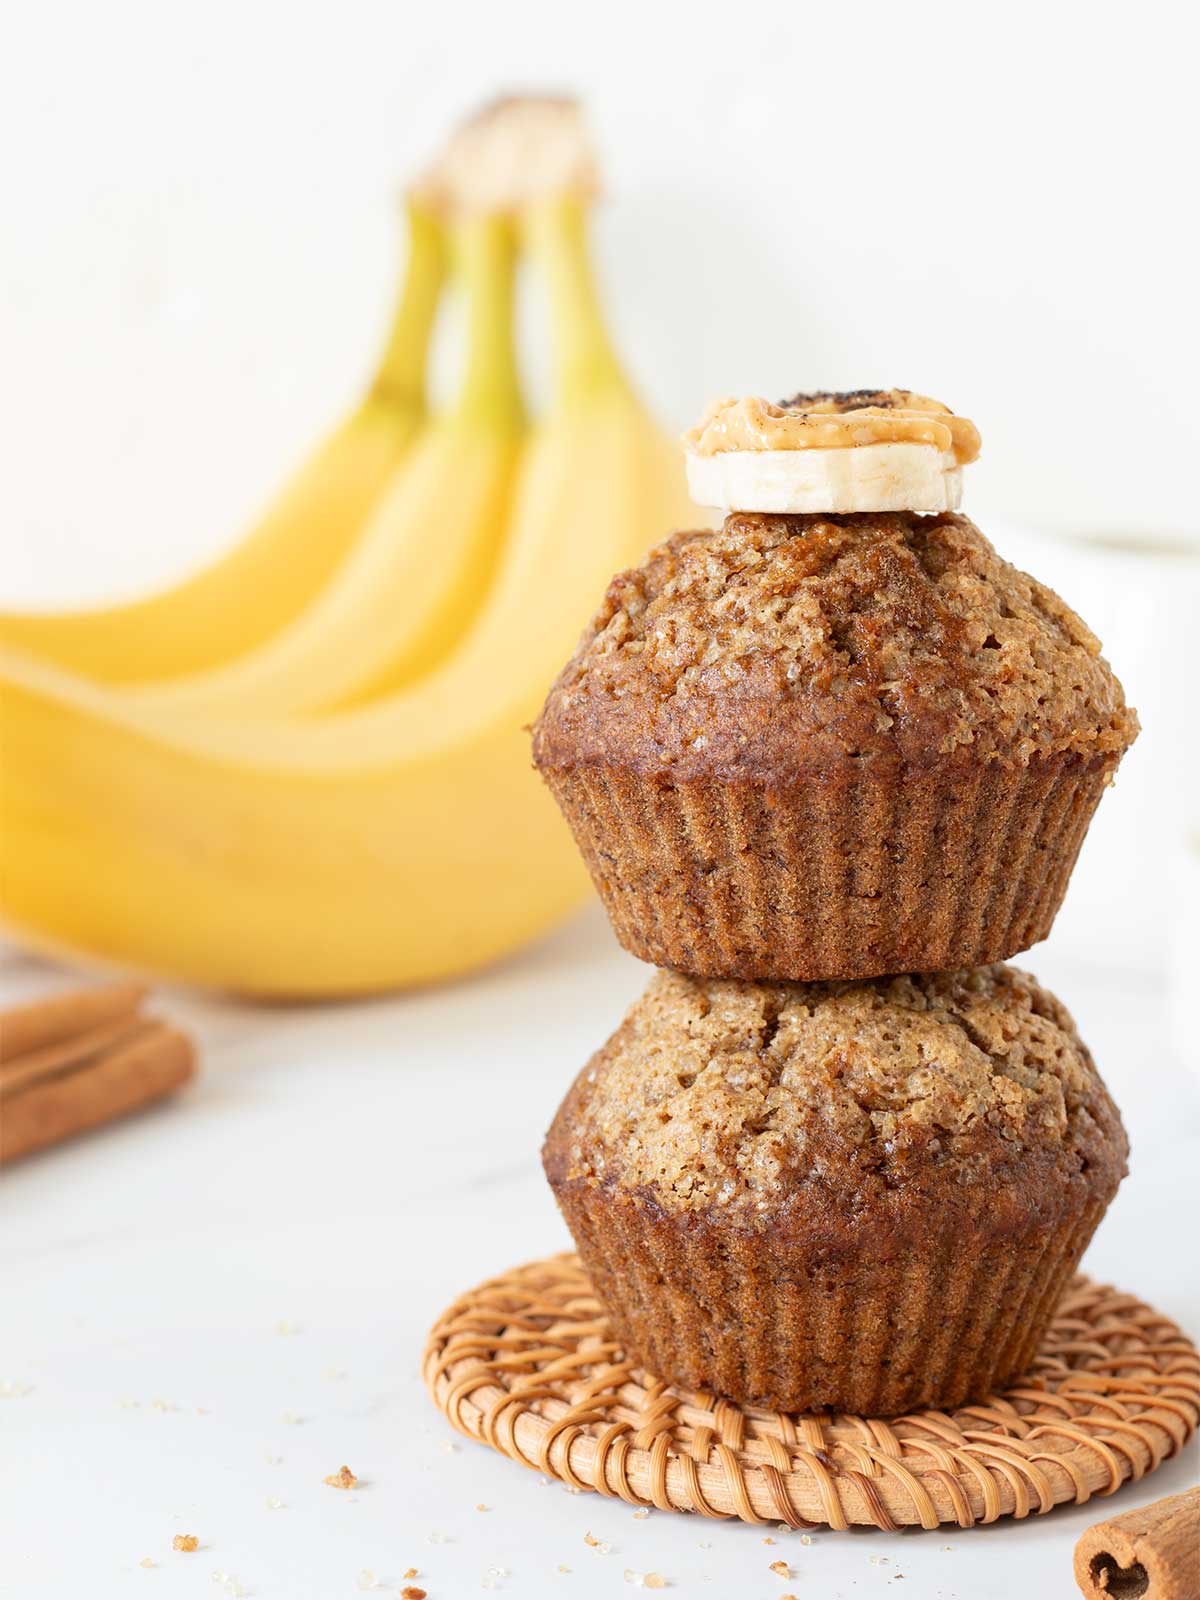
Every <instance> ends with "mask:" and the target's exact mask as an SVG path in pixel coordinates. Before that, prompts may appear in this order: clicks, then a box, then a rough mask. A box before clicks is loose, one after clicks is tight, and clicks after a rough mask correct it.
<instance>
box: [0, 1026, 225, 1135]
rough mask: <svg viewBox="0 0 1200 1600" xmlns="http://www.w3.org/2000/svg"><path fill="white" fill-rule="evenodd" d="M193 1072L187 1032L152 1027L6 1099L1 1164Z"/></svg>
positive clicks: (155, 1095)
mask: <svg viewBox="0 0 1200 1600" xmlns="http://www.w3.org/2000/svg"><path fill="white" fill-rule="evenodd" d="M194 1070H195V1051H194V1049H193V1046H192V1042H191V1040H190V1039H189V1038H188V1037H187V1036H186V1034H183V1033H180V1032H179V1031H178V1029H176V1028H172V1027H170V1026H169V1025H168V1024H167V1023H165V1022H156V1023H150V1024H148V1025H147V1027H146V1028H145V1029H144V1030H139V1031H138V1032H137V1033H136V1034H135V1035H134V1037H132V1038H131V1039H129V1040H127V1041H125V1042H124V1043H122V1044H119V1045H117V1046H116V1047H115V1048H114V1049H112V1050H111V1051H108V1052H106V1053H103V1054H101V1055H99V1056H98V1057H96V1059H95V1060H94V1061H93V1062H91V1063H89V1064H88V1065H87V1066H85V1067H84V1068H82V1069H81V1070H79V1071H76V1072H65V1073H60V1074H58V1075H56V1076H52V1077H49V1078H44V1079H42V1080H41V1081H39V1082H35V1083H33V1084H32V1085H31V1086H30V1087H28V1088H25V1089H23V1090H21V1091H20V1092H19V1093H16V1094H12V1095H6V1096H4V1098H3V1101H2V1102H0V1165H2V1164H3V1163H4V1162H7V1161H14V1160H16V1158H17V1157H18V1156H24V1155H29V1154H30V1153H31V1152H32V1151H34V1150H41V1149H43V1148H44V1147H45V1146H46V1145H50V1144H57V1143H58V1141H59V1140H60V1139H67V1138H69V1137H70V1136H71V1135H72V1134H76V1133H82V1132H83V1131H84V1130H85V1129H87V1128H94V1127H98V1126H99V1125H100V1124H101V1123H103V1122H110V1121H112V1119H113V1118H114V1117H121V1116H125V1115H127V1114H128V1113H129V1112H131V1111H137V1110H140V1109H141V1107H143V1106H147V1105H150V1104H151V1103H152V1102H153V1101H155V1100H160V1099H161V1098H162V1097H163V1096H164V1095H167V1094H170V1092H171V1091H172V1090H173V1089H177V1088H179V1086H180V1085H181V1084H182V1083H185V1082H186V1081H187V1079H188V1078H190V1077H191V1075H192V1073H193V1071H194Z"/></svg>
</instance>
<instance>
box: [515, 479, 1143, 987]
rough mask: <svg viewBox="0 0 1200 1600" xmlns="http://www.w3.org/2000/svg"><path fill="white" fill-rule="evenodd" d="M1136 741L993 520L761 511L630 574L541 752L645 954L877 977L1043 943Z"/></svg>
mask: <svg viewBox="0 0 1200 1600" xmlns="http://www.w3.org/2000/svg"><path fill="white" fill-rule="evenodd" d="M914 448H919V447H914ZM761 453H762V454H771V453H772V452H770V451H764V452H761ZM783 453H784V454H801V453H802V452H790V451H789V452H783ZM809 453H810V454H814V455H816V454H820V455H826V456H832V455H835V454H843V455H845V454H853V453H854V452H853V450H852V449H851V450H841V451H838V450H825V449H822V450H817V451H812V452H809ZM1136 733H1137V718H1136V716H1135V714H1134V712H1133V711H1132V710H1131V709H1130V708H1129V707H1128V706H1127V705H1126V703H1125V697H1124V694H1123V692H1122V690H1121V686H1120V684H1119V683H1118V681H1117V679H1116V678H1115V677H1114V675H1113V673H1112V671H1111V669H1110V667H1109V666H1108V663H1107V662H1106V661H1105V660H1104V658H1103V656H1102V655H1101V653H1100V645H1099V642H1098V641H1097V639H1096V638H1095V636H1094V635H1093V634H1092V633H1091V632H1090V630H1089V629H1088V628H1087V627H1086V626H1085V624H1084V623H1083V622H1082V621H1081V620H1080V618H1079V617H1077V616H1076V615H1075V613H1074V612H1073V611H1072V610H1071V608H1070V607H1069V606H1067V605H1066V604H1065V603H1064V602H1063V601H1062V600H1060V599H1059V597H1058V596H1057V595H1056V594H1054V593H1053V592H1052V591H1051V590H1050V589H1048V588H1046V586H1045V585H1044V584H1041V583H1039V582H1038V581H1037V580H1036V579H1035V578H1031V577H1029V576H1027V575H1026V574H1025V573H1023V572H1019V571H1018V570H1017V569H1016V568H1015V567H1013V566H1011V565H1010V564H1009V563H1008V562H1007V561H1005V560H1003V559H1002V558H1001V557H1000V556H999V555H997V553H996V551H995V550H994V549H993V548H992V546H991V544H990V543H989V542H988V540H987V539H986V538H985V537H984V535H983V534H982V533H981V532H980V531H979V529H978V528H977V527H976V526H975V525H974V523H972V522H971V521H970V520H969V519H968V518H967V517H964V516H962V515H959V514H956V513H953V512H945V513H941V514H938V515H934V516H923V515H920V514H917V513H915V512H910V511H896V512H859V513H845V514H828V515H784V514H774V513H770V512H762V511H748V512H747V511H735V512H733V513H731V514H730V515H729V516H727V517H726V519H725V521H724V524H723V526H721V527H720V528H718V529H715V530H705V531H699V532H687V533H678V534H675V535H674V536H673V537H672V538H670V539H668V540H667V542H666V543H665V544H663V545H661V546H659V548H658V549H656V550H654V551H653V552H652V553H651V555H650V556H649V557H648V558H647V560H646V561H645V562H644V563H643V564H642V566H640V567H638V568H636V569H634V570H632V571H629V572H624V573H621V574H619V575H618V576H617V577H616V578H615V579H614V580H613V582H612V583H611V585H610V586H609V590H608V593H607V595H606V596H605V599H604V602H603V604H602V605H601V607H600V610H599V612H598V613H597V615H596V617H595V618H594V620H593V622H592V624H591V626H590V627H589V628H588V630H587V631H586V633H585V634H584V636H583V639H582V641H581V642H580V645H579V647H578V649H577V650H576V652H575V655H574V656H573V657H572V659H571V660H570V662H568V664H567V665H566V667H565V668H564V669H563V671H562V673H561V674H560V676H559V678H558V680H557V682H556V683H555V684H554V686H553V688H552V689H551V691H550V694H549V697H548V699H547V701H546V704H545V707H544V708H543V711H542V714H541V717H540V718H539V720H538V723H537V725H536V728H535V730H534V759H535V762H536V764H537V766H538V767H539V769H540V770H541V772H542V774H543V776H544V777H545V778H546V780H547V782H548V783H549V784H550V786H551V788H552V789H553V790H554V792H555V794H556V796H557V798H558V800H559V802H560V804H561V805H562V807H563V809H564V812H565V813H566V815H567V817H568V820H569V821H570V822H571V825H572V827H573V828H574V831H575V835H576V838H577V840H578V842H579V845H580V847H581V849H582V851H583V853H584V856H585V858H586V859H587V861H588V863H589V866H590V867H591V870H592V873H593V876H594V878H595V880H596V883H597V886H598V888H599V890H600V893H601V895H602V897H603V898H604V900H605V902H606V904H607V906H608V909H609V911H610V914H611V915H612V917H613V921H614V925H615V926H616V929H617V931H618V934H619V935H620V937H621V938H622V940H623V941H624V942H625V943H626V945H627V946H628V947H629V948H630V949H632V950H634V952H635V953H636V954H639V955H642V956H644V957H645V958H646V959H649V960H652V961H654V962H655V963H656V964H658V965H665V966H674V967H676V968H678V969H679V970H682V971H687V972H693V973H697V974H699V975H703V976H714V977H722V976H724V977H742V978H797V979H806V980H807V979H820V978H859V977H872V976H877V975H879V974H881V973H886V972H897V971H918V970H931V969H939V968H942V969H944V968H950V967H957V966H967V965H980V964H983V963H986V962H989V961H994V960H1000V959H1004V958H1006V957H1008V956H1010V955H1013V954H1015V953H1016V952H1017V951H1019V950H1022V949H1025V948H1027V946H1028V945H1029V944H1031V943H1033V942H1034V941H1035V940H1036V939H1039V938H1043V937H1044V936H1045V934H1046V933H1047V932H1048V931H1049V927H1050V924H1051V922H1052V921H1053V917H1054V914H1055V912H1056V910H1057V907H1058V903H1059V901H1060V900H1061V897H1062V893H1063V891H1064V889H1065V886H1066V881H1067V878H1068V876H1069V873H1070V870H1071V867H1072V865H1073V863H1074V859H1075V856H1076V853H1077V851H1078V848H1079V845H1080V842H1081V841H1082V838H1083V835H1084V833H1085V831H1086V828H1087V824H1088V822H1089V820H1090V818H1091V815H1092V812H1093V810H1094V808H1095V805H1096V803H1097V801H1098V799H1099V796H1100V793H1101V791H1102V789H1103V787H1104V786H1105V784H1106V783H1108V782H1109V781H1110V779H1111V776H1112V774H1113V772H1114V771H1115V769H1116V766H1117V764H1118V762H1119V761H1120V758H1121V756H1122V754H1123V753H1124V751H1125V750H1126V749H1127V748H1128V747H1129V745H1130V744H1131V743H1132V741H1133V739H1134V738H1135V737H1136ZM838 928H840V929H841V932H840V934H839V933H838V932H837V931H836V930H837V929H838Z"/></svg>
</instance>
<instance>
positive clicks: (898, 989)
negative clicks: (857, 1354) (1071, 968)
mask: <svg viewBox="0 0 1200 1600" xmlns="http://www.w3.org/2000/svg"><path fill="white" fill-rule="evenodd" d="M1126 1149H1127V1147H1126V1143H1125V1137H1124V1133H1123V1131H1122V1128H1121V1123H1120V1118H1119V1117H1118V1115H1117V1111H1116V1108H1115V1107H1114V1105H1113V1103H1112V1101H1111V1100H1110V1099H1109V1096H1108V1093H1107V1091H1106V1090H1105V1088H1104V1085H1103V1083H1102V1082H1101V1080H1100V1078H1099V1076H1098V1074H1097V1072H1096V1069H1095V1066H1094V1065H1093V1063H1092V1059H1091V1057H1090V1055H1089V1053H1088V1050H1087V1047H1086V1046H1085V1045H1084V1044H1083V1042H1082V1040H1081V1039H1080V1038H1079V1036H1078V1034H1077V1032H1076V1031H1075V1027H1074V1024H1073V1023H1072V1021H1071V1018H1070V1016H1069V1015H1068V1014H1067V1012H1066V1010H1065V1009H1064V1008H1063V1006H1062V1005H1061V1004H1060V1003H1059V1002H1058V1001H1057V1000H1056V999H1055V998H1054V997H1053V996H1052V995H1050V994H1048V993H1047V992H1046V990H1044V989H1042V988H1041V987H1040V986H1039V985H1038V984H1037V983H1036V982H1035V980H1034V979H1033V978H1031V977H1029V976H1028V975H1027V974H1025V973H1022V972H1019V971H1017V970H1015V969H1014V968H1011V967H1006V966H993V967H987V968H980V969H975V970H971V971H967V972H961V973H929V974H923V975H909V976H903V977H894V978H887V979H879V980H876V981H875V982H873V983H858V984H851V983H813V984H750V983H739V982H735V981H720V980H714V981H707V982H705V981H703V980H699V979H695V978H689V977H685V976H683V975H682V974H680V973H672V972H660V973H659V974H657V975H656V977H655V978H654V979H653V980H652V982H651V984H650V987H649V989H648V990H647V992H646V993H645V995H644V996H643V997H642V999H641V1000H640V1001H638V1003H637V1004H636V1005H635V1006H634V1007H633V1008H632V1010H631V1011H630V1013H629V1015H628V1016H627V1017H626V1019H625V1021H624V1022H623V1024H622V1025H621V1027H620V1028H619V1029H618V1031H617V1032H616V1034H614V1036H613V1037H612V1039H610V1041H609V1042H608V1044H607V1045H605V1047H604V1048H603V1049H602V1050H601V1051H600V1052H599V1053H598V1054H597V1055H596V1056H595V1057H594V1058H593V1060H592V1061H591V1062H590V1063H589V1064H588V1066H587V1067H586V1068H585V1069H584V1071H583V1072H582V1073H581V1074H580V1076H579V1078H578V1079H577V1080H576V1082H575V1085H574V1087H573V1088H572V1090H571V1092H570V1094H569V1095H568V1097H567V1099H566V1101H565V1103H564V1105H563V1107H562V1109H561V1111H560V1112H559V1115H558V1117H557V1118H556V1120H555V1124H554V1127H553V1128H552V1129H551V1132H550V1135H549V1138H548V1140H547V1145H546V1161H547V1167H548V1169H549V1171H550V1175H551V1178H552V1180H554V1179H557V1180H558V1181H560V1182H561V1181H575V1182H578V1181H587V1182H591V1183H600V1184H611V1185H613V1186H615V1187H617V1188H619V1189H622V1190H625V1191H628V1192H635V1193H641V1194H643V1195H644V1196H645V1197H646V1198H648V1199H651V1198H652V1199H653V1201H654V1203H655V1204H656V1205H658V1206H661V1207H662V1208H663V1209H664V1210H665V1211H668V1212H680V1211H702V1210H708V1209H712V1208H720V1209H723V1210H726V1211H727V1212H728V1213H729V1215H730V1216H731V1217H736V1218H737V1220H738V1222H739V1223H741V1224H743V1225H747V1226H757V1225H758V1224H759V1222H760V1221H761V1222H763V1224H764V1225H767V1226H769V1225H770V1223H771V1219H772V1218H774V1217H775V1216H776V1215H777V1214H778V1210H779V1207H780V1206H781V1205H786V1204H788V1203H790V1202H792V1201H794V1200H796V1199H798V1198H800V1199H804V1198H806V1197H807V1198H808V1199H810V1200H815V1199H816V1198H817V1196H818V1194H820V1193H826V1194H832V1193H834V1192H837V1193H838V1194H839V1195H840V1196H842V1198H843V1200H844V1201H845V1202H848V1203H849V1204H851V1205H852V1206H856V1207H861V1206H862V1205H864V1204H866V1203H868V1202H870V1201H872V1200H875V1201H879V1202H881V1203H884V1204H886V1205H889V1206H890V1205H893V1204H894V1197H895V1196H896V1195H898V1194H901V1193H903V1192H904V1191H906V1190H913V1189H920V1190H921V1191H922V1193H924V1194H929V1193H933V1192H935V1191H936V1189H937V1188H938V1187H939V1186H943V1187H946V1188H949V1189H951V1190H954V1189H964V1188H968V1187H970V1186H974V1185H979V1184H981V1183H988V1182H989V1180H991V1179H994V1178H995V1176H996V1174H997V1173H998V1172H999V1173H1001V1174H1002V1176H1003V1179H1004V1181H1005V1182H1012V1183H1015V1184H1017V1185H1019V1186H1020V1187H1021V1188H1022V1189H1023V1190H1024V1191H1026V1193H1027V1194H1028V1195H1029V1197H1030V1198H1033V1197H1034V1195H1035V1191H1036V1202H1037V1205H1038V1207H1039V1208H1042V1207H1050V1208H1054V1207H1055V1206H1056V1205H1057V1204H1058V1202H1059V1201H1060V1200H1061V1199H1062V1198H1063V1195H1064V1193H1065V1191H1066V1189H1068V1188H1069V1187H1070V1186H1071V1185H1072V1184H1074V1183H1082V1184H1085V1185H1086V1187H1087V1188H1089V1189H1094V1190H1096V1191H1097V1192H1101V1193H1104V1194H1105V1196H1106V1197H1107V1196H1109V1195H1111V1193H1112V1192H1114V1191H1115V1189H1116V1186H1117V1183H1118V1182H1119V1181H1120V1178H1121V1176H1122V1174H1123V1172H1124V1162H1125V1156H1126Z"/></svg>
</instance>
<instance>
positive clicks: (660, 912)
mask: <svg viewBox="0 0 1200 1600" xmlns="http://www.w3.org/2000/svg"><path fill="white" fill-rule="evenodd" d="M1118 759H1119V758H1118V757H1117V756H1114V755H1103V756H1100V755H1098V756H1095V757H1092V758H1085V757H1083V756H1081V755H1078V754H1070V755H1066V756H1035V757H1034V758H1033V759H1032V760H1031V761H1030V762H1029V763H1028V765H1027V766H1024V767H1013V766H1009V765H1004V764H1001V763H999V762H994V763H980V762H978V761H969V760H965V759H964V760H961V761H958V762H954V761H946V762H942V763H940V764H935V765H930V766H929V767H925V768H922V769H919V770H916V771H897V770H895V769H893V770H892V771H890V772H887V773H883V774H875V773H872V772H870V771H864V772H863V773H862V774H861V775H854V774H851V775H849V776H836V777H830V776H828V775H826V774H823V773H819V774H814V775H813V777H812V778H811V779H808V780H804V781H795V782H792V783H790V784H789V785H788V786H786V787H772V786H768V785H767V784H766V783H758V782H754V781H753V780H746V779H738V780H735V781H729V782H719V781H715V780H707V779H705V780H700V781H688V780H683V781H674V782H673V781H670V780H669V779H665V778H662V777H659V776H653V777H651V776H645V775H643V774H641V773H638V772H634V771H629V770H627V769H622V768H617V767H612V766H606V765H601V764H591V765H589V764H582V763H580V764H576V765H573V766H563V767H549V768H544V769H543V772H544V776H545V778H546V781H547V782H548V783H549V784H550V787H551V788H552V789H553V791H554V794H555V797H556V799H557V801H558V803H559V805H560V807H561V808H562V811H563V813H564V815H565V816H566V818H567V820H568V822H569V823H570V825H571V829H572V831H573V833H574V835H575V839H576V842H577V844H578V846H579V848H580V850H581V852H582V853H583V856H584V859H585V860H586V862H587V864H588V868H589V870H590V872H591V875H592V879H593V881H594V882H595V885H596V888H597V890H598V892H599V894H600V897H601V899H602V900H603V902H604V905H605V908H606V909H607V911H608V915H609V917H610V919H611V921H612V924H613V928H614V929H615V931H616V934H617V936H618V938H619V939H620V941H621V943H622V944H623V945H624V946H625V948H626V949H627V950H629V951H631V952H632V953H633V954H634V955H636V956H640V957H641V958H642V960H644V961H650V962H653V963H654V965H655V966H661V967H672V968H674V969H675V970H676V971H680V972H688V973H692V974H694V975H695V976H697V977H723V978H747V979H772V978H779V979H796V980H801V981H813V980H819V979H852V978H871V977H877V976H880V975H882V974H885V973H895V972H931V971H945V970H950V969H958V968H961V967H969V966H984V965H987V964H988V963H990V962H993V961H1000V960H1004V959H1006V958H1007V957H1009V956H1012V955H1015V954H1017V952H1018V951H1021V950H1026V949H1028V948H1029V946H1030V945H1032V944H1036V943H1037V942H1038V940H1040V939H1044V938H1045V937H1046V935H1047V934H1048V933H1049V932H1050V928H1051V925H1052V924H1053V922H1054V918H1055V915H1056V913H1057V911H1058V908H1059V906H1060V905H1061V903H1062V899H1063V896H1064V894H1065V892H1066V887H1067V881H1068V879H1069V878H1070V875H1071V870H1072V868H1073V867H1074V864H1075V859H1076V857H1077V855H1078V854H1079V848H1080V845H1081V844H1082V843H1083V837H1084V835H1085V833H1086V832H1087V829H1088V824H1089V823H1090V821H1091V818H1092V813H1093V812H1094V811H1095V809H1096V806H1097V804H1098V802H1099V800H1100V796H1101V794H1102V793H1103V790H1104V788H1105V785H1106V784H1107V783H1108V782H1109V781H1110V780H1111V777H1112V774H1113V771H1114V770H1115V767H1116V764H1117V760H1118Z"/></svg>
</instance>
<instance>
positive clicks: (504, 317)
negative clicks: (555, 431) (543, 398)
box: [452, 215, 525, 430]
mask: <svg viewBox="0 0 1200 1600" xmlns="http://www.w3.org/2000/svg"><path fill="white" fill-rule="evenodd" d="M452 243H453V254H454V265H455V271H456V273H457V276H458V280H459V283H460V284H461V286H462V291H463V295H464V297H465V300H466V308H467V363H466V371H465V374H464V376H463V383H462V388H461V390H460V391H459V395H458V399H457V400H456V401H455V404H454V414H455V416H456V417H458V418H460V419H461V420H463V421H466V422H468V423H474V422H478V421H486V422H487V423H488V424H489V425H491V426H499V427H501V428H512V429H513V430H516V429H518V428H520V427H521V426H522V425H523V423H524V421H525V404H524V401H523V400H522V398H521V380H520V375H519V373H518V370H517V352H516V342H515V337H514V312H513V297H514V290H515V287H516V266H517V240H516V234H515V232H514V229H513V226H512V223H511V222H510V221H509V220H508V218H506V217H502V216H495V215H491V216H476V217H466V218H463V219H462V220H461V221H459V222H458V223H456V224H455V227H454V231H453V240H452Z"/></svg>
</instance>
